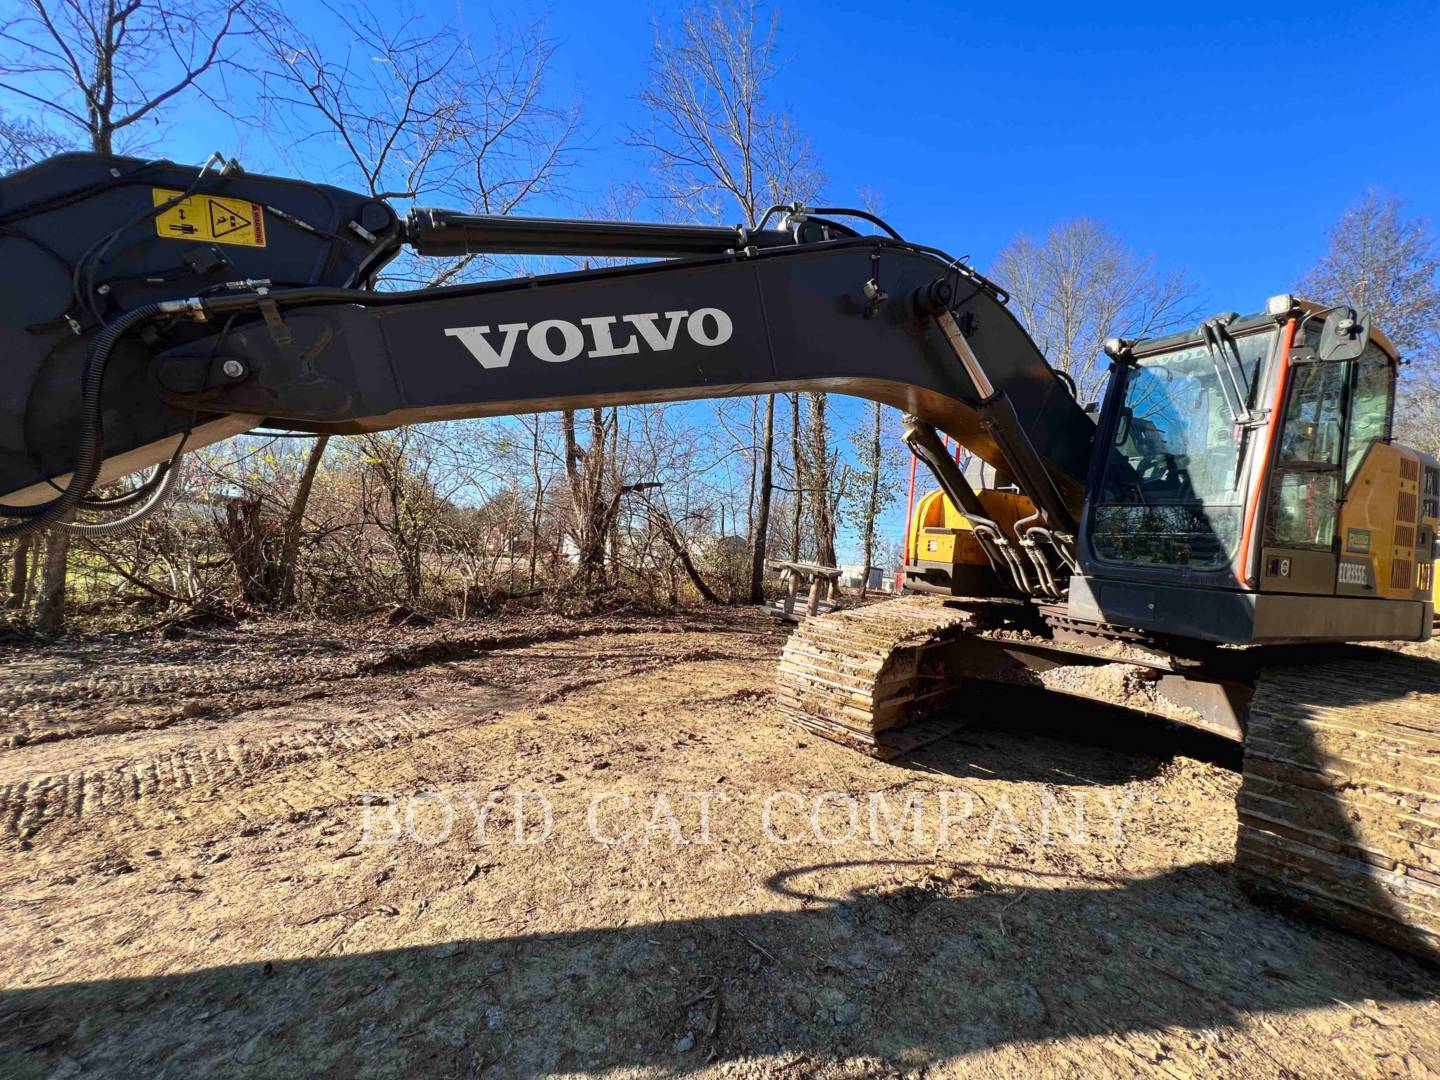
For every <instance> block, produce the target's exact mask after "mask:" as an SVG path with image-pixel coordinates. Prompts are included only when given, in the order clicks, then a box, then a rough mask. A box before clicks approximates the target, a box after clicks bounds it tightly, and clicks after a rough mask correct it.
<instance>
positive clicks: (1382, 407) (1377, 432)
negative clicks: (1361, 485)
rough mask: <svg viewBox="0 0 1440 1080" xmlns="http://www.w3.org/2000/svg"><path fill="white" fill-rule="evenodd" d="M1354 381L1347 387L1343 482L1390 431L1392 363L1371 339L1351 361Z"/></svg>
mask: <svg viewBox="0 0 1440 1080" xmlns="http://www.w3.org/2000/svg"><path fill="white" fill-rule="evenodd" d="M1354 367H1355V376H1354V379H1355V382H1354V385H1353V386H1352V388H1351V390H1350V429H1349V431H1348V432H1347V438H1348V445H1347V446H1346V449H1345V483H1347V484H1348V483H1350V481H1351V480H1353V479H1355V470H1356V469H1358V468H1360V462H1362V461H1364V460H1365V452H1366V451H1367V450H1369V449H1370V447H1371V445H1372V444H1373V443H1377V442H1384V441H1385V440H1386V438H1387V437H1388V436H1389V434H1390V410H1391V406H1392V403H1393V401H1394V398H1395V365H1394V364H1393V363H1391V361H1390V358H1389V357H1388V356H1386V355H1385V351H1384V350H1383V349H1381V348H1380V346H1378V345H1376V344H1375V343H1374V342H1371V343H1370V344H1369V345H1367V346H1365V352H1364V353H1362V354H1361V356H1360V359H1359V360H1358V361H1357V362H1356V363H1355V365H1354Z"/></svg>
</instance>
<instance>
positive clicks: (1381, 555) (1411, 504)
mask: <svg viewBox="0 0 1440 1080" xmlns="http://www.w3.org/2000/svg"><path fill="white" fill-rule="evenodd" d="M1427 466H1428V468H1427ZM1437 476H1440V473H1437V471H1436V468H1435V462H1434V461H1433V460H1432V459H1430V458H1429V457H1428V456H1427V455H1422V454H1419V453H1417V452H1416V451H1414V450H1410V449H1408V448H1406V447H1402V446H1392V445H1389V444H1386V443H1378V442H1377V443H1375V444H1374V445H1372V446H1371V447H1370V449H1369V450H1368V451H1367V452H1366V454H1365V458H1364V460H1363V461H1362V462H1361V463H1360V467H1359V468H1358V469H1357V470H1356V472H1355V476H1354V478H1353V479H1352V480H1351V482H1350V485H1349V487H1348V488H1347V490H1346V492H1345V503H1344V505H1343V507H1342V509H1341V512H1340V528H1339V540H1340V568H1339V575H1338V581H1337V582H1336V593H1337V594H1338V595H1340V596H1373V597H1379V598H1381V599H1385V600H1422V601H1423V600H1431V599H1433V598H1434V595H1435V587H1436V585H1435V561H1434V549H1435V533H1436V528H1437V526H1440V491H1435V490H1426V489H1427V487H1428V488H1434V487H1436V486H1437Z"/></svg>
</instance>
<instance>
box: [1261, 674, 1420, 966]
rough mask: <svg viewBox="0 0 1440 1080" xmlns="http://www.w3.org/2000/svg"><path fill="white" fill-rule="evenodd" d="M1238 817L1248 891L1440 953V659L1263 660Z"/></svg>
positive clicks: (1401, 943)
mask: <svg viewBox="0 0 1440 1080" xmlns="http://www.w3.org/2000/svg"><path fill="white" fill-rule="evenodd" d="M1239 819H1240V826H1239V837H1238V843H1237V850H1236V875H1237V878H1238V880H1239V881H1240V883H1241V885H1242V886H1244V887H1245V888H1246V889H1247V890H1249V891H1250V892H1252V893H1254V894H1257V895H1259V896H1260V897H1262V898H1269V899H1272V900H1275V901H1278V902H1279V903H1280V904H1281V905H1283V906H1284V907H1286V908H1287V909H1290V910H1294V911H1297V913H1302V914H1307V915H1310V916H1312V917H1314V918H1318V919H1321V920H1323V921H1327V922H1330V923H1333V924H1335V925H1339V926H1341V927H1343V928H1345V929H1348V930H1351V931H1353V932H1355V933H1358V934H1361V935H1363V936H1365V937H1370V938H1373V939H1375V940H1377V941H1382V942H1384V943H1386V944H1389V945H1393V946H1395V947H1397V948H1401V949H1405V950H1407V951H1410V952H1416V953H1420V954H1422V955H1426V956H1429V957H1432V958H1440V663H1436V662H1435V661H1433V660H1425V659H1422V658H1420V657H1414V656H1406V655H1403V654H1399V653H1392V652H1389V651H1386V650H1381V649H1364V650H1361V649H1352V650H1347V651H1346V652H1345V653H1343V654H1340V655H1339V656H1337V658H1336V659H1334V660H1331V661H1323V662H1317V663H1307V664H1304V665H1298V666H1293V667H1282V668H1274V667H1272V668H1266V669H1263V670H1262V671H1261V673H1260V677H1259V681H1258V684H1257V686H1256V692H1255V697H1254V699H1253V701H1252V703H1251V706H1250V725H1249V730H1248V731H1247V733H1246V738H1245V766H1244V781H1243V785H1242V787H1241V792H1240V801H1239Z"/></svg>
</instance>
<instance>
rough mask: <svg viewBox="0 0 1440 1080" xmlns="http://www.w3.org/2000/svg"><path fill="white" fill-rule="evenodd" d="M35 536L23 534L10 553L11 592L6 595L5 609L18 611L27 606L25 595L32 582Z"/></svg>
mask: <svg viewBox="0 0 1440 1080" xmlns="http://www.w3.org/2000/svg"><path fill="white" fill-rule="evenodd" d="M33 545H34V538H33V537H30V536H22V537H21V538H20V539H19V541H18V542H17V543H16V544H15V550H14V552H12V553H11V555H10V592H9V594H8V595H7V596H6V597H5V609H6V610H7V611H18V610H20V609H21V608H23V607H24V606H25V596H26V593H27V591H28V586H29V584H30V549H31V548H32V546H33Z"/></svg>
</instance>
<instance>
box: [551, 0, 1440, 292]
mask: <svg viewBox="0 0 1440 1080" xmlns="http://www.w3.org/2000/svg"><path fill="white" fill-rule="evenodd" d="M777 7H778V10H779V12H780V26H781V46H780V48H781V52H782V54H784V57H785V61H786V65H785V69H784V71H783V73H782V75H781V78H780V81H779V86H778V87H777V91H776V97H777V99H779V100H780V101H783V102H784V103H786V104H788V105H789V106H790V108H791V109H792V110H793V112H794V114H795V116H796V117H797V119H798V120H799V121H800V123H801V125H802V126H803V127H804V129H805V130H806V131H807V132H808V133H809V134H810V136H811V138H812V139H813V141H814V143H815V145H816V147H817V149H818V151H819V153H820V157H821V159H822V163H823V165H824V167H825V170H826V173H827V174H828V176H829V178H830V192H829V194H830V196H831V197H832V198H834V199H837V200H839V199H842V198H852V199H853V197H854V195H855V191H856V189H857V188H860V187H869V188H872V189H874V190H876V191H878V192H879V193H880V195H881V196H882V198H883V200H884V204H885V210H886V214H887V216H888V217H889V218H890V219H891V220H892V222H893V223H895V224H896V225H897V226H898V227H899V228H900V229H901V231H902V232H904V233H905V234H906V235H907V236H913V237H916V238H923V239H924V240H925V241H926V242H929V243H932V244H935V245H937V246H940V247H943V248H945V249H946V250H949V251H953V252H957V253H966V252H968V253H969V254H970V255H971V256H972V257H973V258H974V260H975V261H976V262H977V263H979V264H980V265H985V264H986V263H988V262H989V261H990V260H991V258H993V256H994V254H995V253H996V252H997V251H998V250H999V249H1000V248H1001V247H1002V246H1003V245H1004V243H1005V242H1006V240H1007V239H1009V237H1010V236H1012V235H1013V234H1014V233H1015V232H1016V231H1018V230H1022V229H1023V230H1028V231H1032V232H1033V231H1043V229H1044V228H1045V226H1046V224H1047V223H1048V222H1050V221H1053V220H1055V219H1058V218H1065V217H1072V216H1076V215H1081V214H1085V215H1090V216H1092V217H1096V218H1098V219H1100V220H1102V221H1104V222H1106V223H1107V224H1108V225H1110V226H1111V227H1113V228H1114V229H1116V230H1117V231H1118V232H1119V233H1120V234H1121V235H1122V236H1124V237H1125V238H1126V239H1127V240H1128V241H1129V242H1130V243H1131V244H1132V245H1133V246H1135V247H1136V248H1138V249H1139V250H1141V251H1143V252H1146V253H1153V254H1154V255H1155V256H1156V258H1157V259H1158V261H1159V262H1160V263H1161V264H1162V265H1166V266H1174V267H1183V268H1185V269H1187V270H1188V271H1190V272H1191V273H1192V274H1193V275H1194V277H1195V278H1196V279H1197V281H1198V283H1199V284H1200V286H1201V288H1202V289H1203V293H1204V297H1203V298H1204V299H1205V301H1207V302H1208V303H1209V304H1210V305H1212V306H1214V307H1215V308H1216V310H1224V309H1230V308H1239V309H1241V310H1253V309H1255V308H1258V307H1259V306H1261V305H1262V304H1263V302H1264V300H1265V298H1266V297H1268V296H1269V295H1271V294H1272V293H1275V292H1280V291H1284V289H1285V288H1287V287H1288V286H1289V285H1290V284H1291V282H1292V281H1293V280H1294V279H1295V277H1296V276H1297V275H1298V274H1299V273H1300V272H1301V271H1303V270H1304V269H1305V268H1306V267H1307V266H1308V265H1309V264H1310V263H1312V262H1313V261H1314V260H1315V258H1316V257H1317V256H1318V255H1319V253H1320V251H1321V250H1322V244H1323V234H1324V231H1325V229H1326V228H1327V226H1329V225H1330V223H1332V222H1333V221H1334V220H1335V218H1336V217H1337V216H1338V215H1339V213H1340V212H1341V210H1342V209H1343V208H1344V207H1345V206H1346V205H1347V204H1348V203H1350V202H1352V201H1354V200H1355V199H1357V198H1358V197H1359V196H1360V195H1361V194H1362V193H1363V192H1364V190H1365V189H1366V188H1367V187H1368V186H1371V185H1377V186H1381V187H1384V188H1388V189H1389V190H1391V191H1393V192H1395V193H1396V194H1398V195H1399V196H1401V197H1402V198H1404V199H1406V201H1407V202H1408V203H1409V204H1410V206H1411V209H1412V210H1417V211H1421V212H1424V213H1427V214H1434V213H1435V212H1436V211H1437V210H1440V75H1437V66H1436V64H1437V53H1440V3H1435V2H1434V0H1431V2H1429V3H1389V4H1363V3H1359V4H1357V3H1350V4H1338V3H1324V2H1321V3H1307V4H1305V5H1283V4H1273V5H1264V4H1255V3H1253V2H1252V3H1248V4H1234V3H1208V4H1204V5H1197V6H1195V7H1194V8H1193V9H1191V10H1189V11H1186V10H1182V9H1183V8H1185V7H1186V5H1169V4H1156V3H1146V4H1120V5H1113V6H1110V7H1108V8H1105V7H1103V5H1094V4H1078V3H1069V4H1043V3H1035V4H1029V5H1000V4H991V5H974V6H973V7H962V6H961V5H956V4H943V3H897V2H889V3H882V4H876V3H873V2H867V3H861V2H857V0H840V2H832V3H823V4H822V3H812V2H798V0H796V2H789V3H785V2H782V3H781V4H779V5H777ZM649 10H650V9H648V8H646V7H643V6H638V5H637V6H634V7H628V8H627V7H626V6H625V5H596V4H587V3H583V2H572V0H567V2H563V3H558V4H555V5H554V6H553V7H552V9H551V15H550V17H549V19H548V21H547V25H548V27H549V30H550V32H551V33H552V34H553V35H554V36H556V37H557V38H558V39H560V41H561V42H562V43H563V45H562V48H561V50H560V54H559V57H558V64H559V68H560V70H561V71H563V72H564V73H565V75H566V76H567V77H568V78H570V79H573V80H574V83H575V85H576V86H577V87H579V88H580V90H581V92H582V93H583V96H584V100H585V105H586V111H587V114H588V116H589V117H590V119H591V123H592V124H593V125H594V127H593V129H592V130H593V134H592V136H591V140H590V141H591V144H592V145H593V146H595V147H596V150H595V151H594V152H593V155H592V157H593V159H594V165H595V167H594V169H593V170H592V172H593V175H594V176H595V177H596V179H597V180H598V179H599V178H600V177H601V176H602V175H607V174H609V175H621V174H625V173H626V172H627V171H629V172H633V171H636V170H638V169H641V168H643V163H642V162H636V161H633V160H632V159H631V158H632V155H631V153H630V152H629V151H626V150H624V149H623V148H621V149H617V148H615V145H614V144H616V143H617V142H618V141H619V139H620V137H621V134H622V132H623V127H624V124H625V121H626V118H627V117H628V116H630V115H632V114H633V111H634V107H635V106H634V94H635V91H636V88H637V86H638V85H639V84H640V83H641V82H642V80H643V78H644V71H645V64H646V59H647V53H648V49H649V45H650V33H649V30H648V22H649V19H650V16H649V14H648V11H649ZM1295 12H1300V13H1302V14H1303V18H1299V17H1295V15H1294V14H1293V13H1295Z"/></svg>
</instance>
